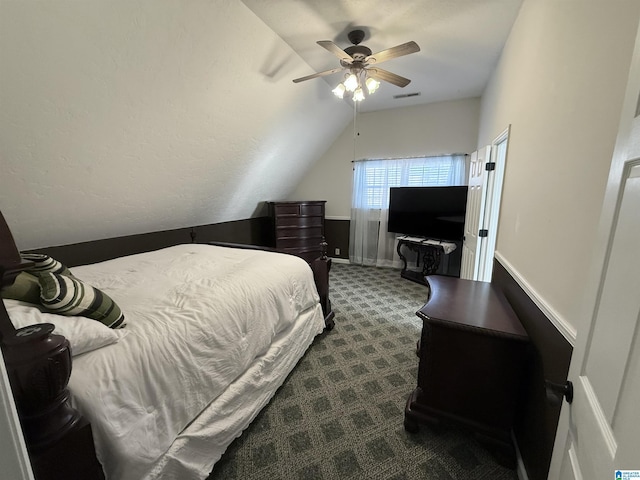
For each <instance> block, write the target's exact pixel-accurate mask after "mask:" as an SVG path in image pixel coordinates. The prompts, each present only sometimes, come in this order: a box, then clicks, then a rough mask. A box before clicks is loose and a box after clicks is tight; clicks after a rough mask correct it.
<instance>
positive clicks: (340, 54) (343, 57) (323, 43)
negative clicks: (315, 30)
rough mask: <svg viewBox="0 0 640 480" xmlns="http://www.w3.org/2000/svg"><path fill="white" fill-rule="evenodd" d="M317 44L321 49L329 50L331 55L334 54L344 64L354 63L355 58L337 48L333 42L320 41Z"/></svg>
mask: <svg viewBox="0 0 640 480" xmlns="http://www.w3.org/2000/svg"><path fill="white" fill-rule="evenodd" d="M316 43H317V44H318V45H320V46H321V47H323V48H325V49H327V50H329V51H330V52H331V53H333V54H334V55H335V56H336V57H338V58H339V59H340V60H343V61H344V62H347V63H351V62H353V58H351V55H349V54H348V53H347V52H345V51H344V50H342V49H341V48H340V47H339V46H337V45H336V44H335V43H333V42H332V41H331V40H319V41H318V42H316Z"/></svg>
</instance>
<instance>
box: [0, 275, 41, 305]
mask: <svg viewBox="0 0 640 480" xmlns="http://www.w3.org/2000/svg"><path fill="white" fill-rule="evenodd" d="M1 292H2V298H10V299H12V300H20V301H22V302H27V303H33V304H35V305H40V284H39V283H38V277H36V276H35V275H31V274H30V273H28V272H20V273H19V274H18V276H17V277H16V278H15V280H14V281H13V283H12V284H11V285H7V286H6V287H2V291H1Z"/></svg>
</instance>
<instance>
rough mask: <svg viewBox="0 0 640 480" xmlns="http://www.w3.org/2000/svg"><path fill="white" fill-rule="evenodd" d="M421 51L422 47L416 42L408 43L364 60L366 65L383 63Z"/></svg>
mask: <svg viewBox="0 0 640 480" xmlns="http://www.w3.org/2000/svg"><path fill="white" fill-rule="evenodd" d="M419 51H420V47H419V46H418V44H417V43H416V42H407V43H403V44H402V45H397V46H395V47H391V48H387V49H386V50H382V51H380V52H378V53H374V54H373V55H369V56H368V57H367V58H365V59H364V63H382V62H386V61H387V60H391V59H392V58H398V57H402V56H403V55H409V54H410V53H416V52H419Z"/></svg>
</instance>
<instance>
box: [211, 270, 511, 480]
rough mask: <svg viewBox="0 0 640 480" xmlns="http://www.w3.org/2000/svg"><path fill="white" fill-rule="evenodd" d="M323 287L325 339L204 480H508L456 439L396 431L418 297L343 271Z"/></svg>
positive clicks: (412, 361)
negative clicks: (329, 323) (332, 322)
mask: <svg viewBox="0 0 640 480" xmlns="http://www.w3.org/2000/svg"><path fill="white" fill-rule="evenodd" d="M330 283H331V300H332V303H333V308H334V311H335V313H336V327H335V329H334V330H332V331H330V332H325V333H324V334H322V335H321V336H319V337H317V338H316V339H315V341H314V343H313V345H312V346H311V347H310V348H309V350H308V351H307V353H306V354H305V356H304V357H303V358H302V359H301V360H300V362H299V364H298V365H297V366H296V368H295V369H294V370H293V372H292V373H291V374H290V375H289V377H288V378H287V380H286V381H285V383H284V385H283V386H282V387H281V388H280V389H279V390H278V392H277V393H276V395H275V396H274V397H273V399H272V400H271V402H270V403H269V404H268V405H267V406H266V407H265V408H264V410H263V411H262V412H261V413H260V414H259V415H258V417H257V418H256V419H255V420H254V421H253V423H252V424H251V425H250V426H249V428H248V429H247V430H246V431H245V432H244V433H243V434H242V436H240V437H239V438H238V439H236V440H235V442H234V443H233V444H231V446H230V447H229V448H228V450H227V452H225V454H224V455H223V457H222V459H221V460H220V461H219V462H218V463H217V464H216V465H215V466H214V469H213V472H212V473H211V475H210V477H209V480H233V479H242V480H258V479H260V480H262V479H270V480H290V479H296V480H297V479H305V480H306V479H318V480H343V479H380V480H401V479H433V480H436V479H437V480H441V479H442V480H445V479H447V480H449V479H465V480H476V479H477V480H481V479H491V480H516V479H517V475H516V473H515V471H513V470H509V469H507V468H504V467H502V466H500V465H498V464H497V463H496V462H495V460H494V458H493V457H492V456H491V455H490V454H489V453H488V452H487V451H486V450H485V449H484V448H483V447H482V446H480V445H479V444H478V443H477V442H476V441H475V440H474V439H473V437H471V436H470V435H468V434H467V433H466V432H464V431H462V430H459V429H457V428H454V427H448V426H439V427H437V428H436V427H428V426H423V427H421V429H420V432H419V433H417V434H410V433H407V432H405V430H404V428H403V413H404V406H405V402H406V400H407V397H408V395H409V394H410V393H411V391H412V390H413V389H414V388H415V387H416V376H417V370H418V358H417V357H416V355H415V346H416V341H417V340H418V338H419V337H420V332H421V328H422V323H421V321H420V319H418V317H416V316H415V312H416V310H418V309H419V308H420V307H422V305H423V304H424V303H425V301H426V300H427V287H425V286H422V285H419V284H416V283H413V282H410V281H408V280H404V279H402V278H400V275H399V271H398V270H392V269H382V268H374V267H361V266H355V265H345V264H334V265H333V268H332V270H331V282H330Z"/></svg>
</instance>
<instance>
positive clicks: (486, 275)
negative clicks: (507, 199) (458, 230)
mask: <svg viewBox="0 0 640 480" xmlns="http://www.w3.org/2000/svg"><path fill="white" fill-rule="evenodd" d="M510 129H511V126H509V127H507V128H506V129H505V130H504V131H503V132H502V133H501V134H500V135H498V136H497V137H496V139H495V140H494V141H493V142H491V146H490V147H486V148H487V159H489V158H490V160H487V161H489V162H490V163H491V165H492V169H491V170H490V171H489V172H487V180H486V182H485V185H486V186H485V190H486V193H485V197H486V200H485V207H484V216H483V218H482V222H481V223H480V229H481V230H484V231H486V237H485V238H483V239H482V241H481V242H480V250H479V253H478V257H479V258H478V260H477V262H478V273H477V275H476V277H475V278H474V280H480V281H481V282H490V281H491V275H492V274H493V254H494V253H495V250H496V240H497V237H498V218H499V217H500V199H501V198H502V183H503V181H504V171H505V166H506V162H507V145H508V143H509V131H510ZM489 154H490V155H489Z"/></svg>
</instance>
